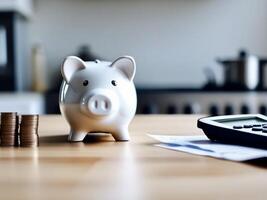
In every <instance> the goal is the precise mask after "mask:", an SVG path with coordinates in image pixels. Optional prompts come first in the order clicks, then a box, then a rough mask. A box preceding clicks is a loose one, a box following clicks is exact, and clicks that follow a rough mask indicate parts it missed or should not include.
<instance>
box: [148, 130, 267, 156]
mask: <svg viewBox="0 0 267 200" xmlns="http://www.w3.org/2000/svg"><path fill="white" fill-rule="evenodd" d="M148 136H150V137H152V138H154V139H155V140H157V141H159V142H161V143H160V144H156V145H155V146H158V147H162V148H166V149H171V150H175V151H183V152H187V153H192V154H197V155H202V156H210V157H215V158H220V159H226V160H232V161H247V160H252V159H258V158H264V157H267V150H263V149H257V148H251V147H244V146H239V145H228V144H220V143H217V142H212V141H210V140H209V139H208V138H207V137H206V136H205V135H201V136H167V135H151V134H148Z"/></svg>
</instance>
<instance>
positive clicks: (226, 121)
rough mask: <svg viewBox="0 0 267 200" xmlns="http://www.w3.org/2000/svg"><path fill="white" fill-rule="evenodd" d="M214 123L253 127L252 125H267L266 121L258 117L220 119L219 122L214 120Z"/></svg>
mask: <svg viewBox="0 0 267 200" xmlns="http://www.w3.org/2000/svg"><path fill="white" fill-rule="evenodd" d="M215 121H216V122H219V123H222V124H225V125H229V126H236V125H241V126H243V125H245V124H248V125H253V124H264V123H267V121H265V120H263V119H261V118H258V117H252V118H236V119H221V120H215Z"/></svg>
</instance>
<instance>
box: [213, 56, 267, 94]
mask: <svg viewBox="0 0 267 200" xmlns="http://www.w3.org/2000/svg"><path fill="white" fill-rule="evenodd" d="M217 62H218V63H220V64H222V66H223V67H224V87H225V88H227V89H232V90H236V89H245V90H255V89H258V88H259V87H261V86H262V84H263V83H262V80H264V79H265V78H263V77H262V76H261V72H262V70H263V65H265V64H266V60H263V59H259V58H258V57H257V56H254V55H249V54H248V53H247V52H246V51H240V52H239V56H238V58H236V59H218V60H217Z"/></svg>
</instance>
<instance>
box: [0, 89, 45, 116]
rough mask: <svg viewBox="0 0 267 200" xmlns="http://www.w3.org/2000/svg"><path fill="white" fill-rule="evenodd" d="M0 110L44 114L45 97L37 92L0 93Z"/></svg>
mask: <svg viewBox="0 0 267 200" xmlns="http://www.w3.org/2000/svg"><path fill="white" fill-rule="evenodd" d="M0 112H18V113H19V114H44V113H45V98H44V96H43V94H39V93H0Z"/></svg>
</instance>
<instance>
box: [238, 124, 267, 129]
mask: <svg viewBox="0 0 267 200" xmlns="http://www.w3.org/2000/svg"><path fill="white" fill-rule="evenodd" d="M243 127H244V128H252V127H253V126H252V125H250V124H246V125H244V126H243ZM266 128H267V127H266Z"/></svg>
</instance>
